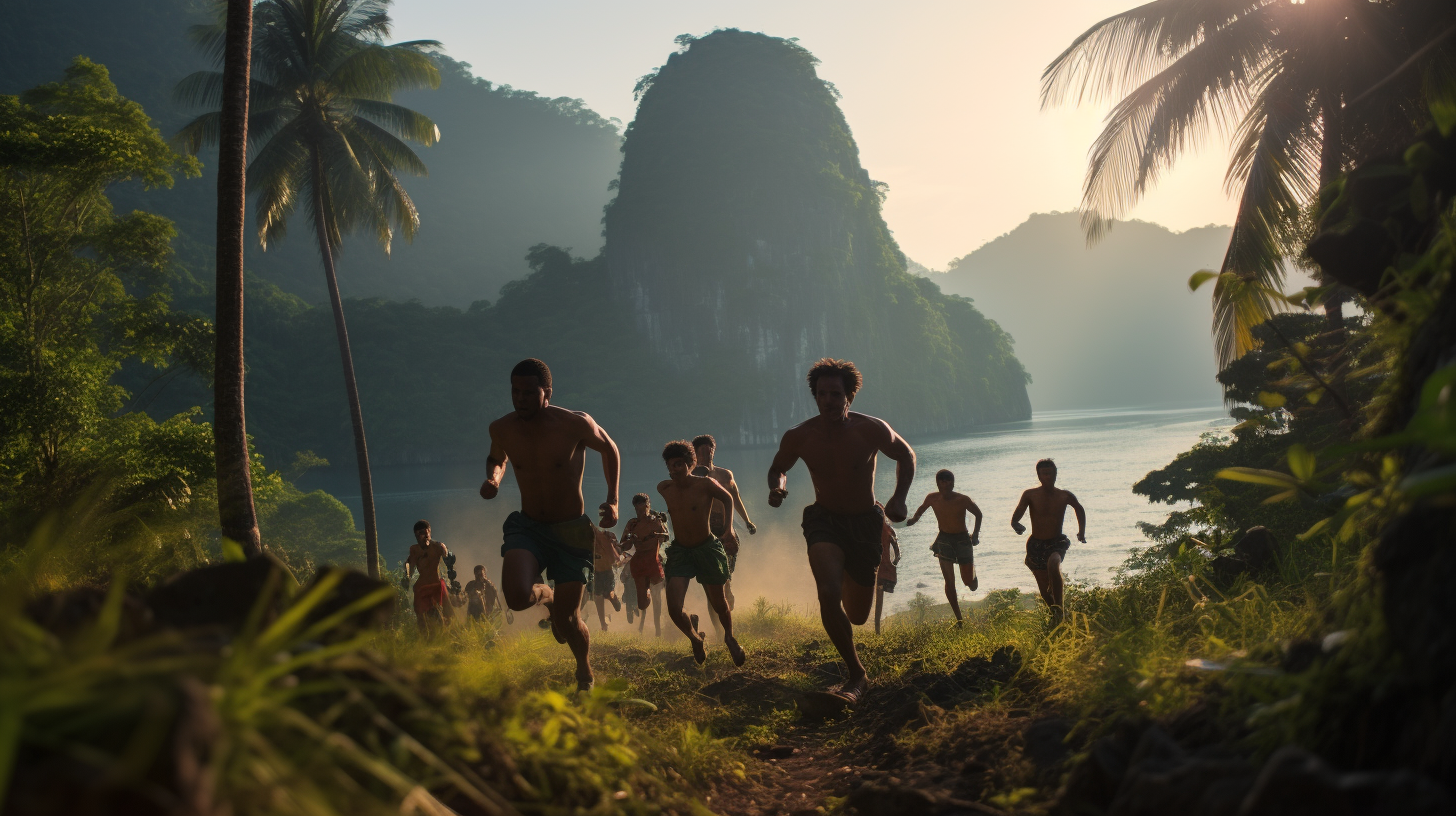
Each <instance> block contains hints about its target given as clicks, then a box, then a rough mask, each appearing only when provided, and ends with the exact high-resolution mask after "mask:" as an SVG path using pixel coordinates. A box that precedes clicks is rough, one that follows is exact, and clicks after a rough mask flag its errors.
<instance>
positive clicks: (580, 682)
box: [576, 668, 596, 691]
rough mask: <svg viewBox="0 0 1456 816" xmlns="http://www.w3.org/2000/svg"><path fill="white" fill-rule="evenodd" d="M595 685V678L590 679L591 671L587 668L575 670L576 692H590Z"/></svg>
mask: <svg viewBox="0 0 1456 816" xmlns="http://www.w3.org/2000/svg"><path fill="white" fill-rule="evenodd" d="M595 683H596V678H594V677H592V671H591V669H589V668H588V669H577V670H576V690H577V691H591V690H592V686H593V685H594V684H595Z"/></svg>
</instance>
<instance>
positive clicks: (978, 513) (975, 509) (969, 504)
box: [966, 498, 981, 538]
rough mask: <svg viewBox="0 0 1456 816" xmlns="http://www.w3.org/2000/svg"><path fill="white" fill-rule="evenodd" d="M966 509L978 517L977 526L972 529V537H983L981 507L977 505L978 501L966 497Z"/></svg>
mask: <svg viewBox="0 0 1456 816" xmlns="http://www.w3.org/2000/svg"><path fill="white" fill-rule="evenodd" d="M966 511H967V512H969V513H970V514H971V515H973V516H975V517H976V527H975V529H973V530H971V538H980V537H981V508H979V507H977V506H976V503H975V502H973V501H971V500H970V498H967V499H966Z"/></svg>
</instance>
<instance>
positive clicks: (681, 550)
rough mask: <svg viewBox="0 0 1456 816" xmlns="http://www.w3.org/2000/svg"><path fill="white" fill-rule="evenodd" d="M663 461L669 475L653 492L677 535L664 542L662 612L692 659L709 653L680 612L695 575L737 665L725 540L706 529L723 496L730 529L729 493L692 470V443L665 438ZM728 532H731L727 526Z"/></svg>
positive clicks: (742, 657) (740, 650)
mask: <svg viewBox="0 0 1456 816" xmlns="http://www.w3.org/2000/svg"><path fill="white" fill-rule="evenodd" d="M662 461H663V462H665V463H666V464H667V473H668V475H669V476H671V477H672V478H670V479H667V480H665V481H663V482H662V483H660V484H658V485H657V492H658V494H660V495H661V496H662V498H663V500H664V501H666V502H667V515H668V517H669V518H670V519H672V532H673V534H674V535H675V536H676V538H674V539H673V542H672V544H671V545H669V546H668V548H667V565H666V566H665V567H664V571H665V572H666V573H667V615H668V617H669V618H671V619H672V622H673V623H675V624H677V628H679V629H681V630H682V632H683V634H685V635H687V636H688V640H689V641H690V642H691V643H692V646H693V659H694V660H696V661H697V662H698V663H700V664H701V663H702V662H703V661H705V660H707V659H708V654H707V651H706V650H705V649H704V648H703V636H702V634H701V633H699V632H698V631H697V625H696V623H695V622H694V621H692V620H690V619H689V618H688V616H687V615H685V614H683V599H684V598H686V597H687V594H688V583H689V582H690V581H692V579H694V578H696V579H698V583H699V584H702V585H703V591H704V592H705V593H707V595H708V603H709V605H711V606H712V607H713V610H714V611H716V612H717V613H718V620H720V621H722V623H723V645H724V646H727V647H728V654H729V655H731V656H732V657H733V663H734V665H737V666H742V665H743V662H744V660H745V659H746V656H745V655H744V653H743V647H742V646H739V645H738V639H737V638H735V637H734V636H733V613H732V612H731V611H729V609H728V600H727V599H726V598H724V597H723V585H724V584H725V583H727V582H728V552H727V550H726V549H725V548H724V544H723V542H722V541H721V540H719V539H718V537H717V536H715V535H713V532H712V530H711V529H709V522H708V515H709V511H710V510H711V508H712V504H713V502H714V501H720V502H723V504H724V507H726V508H727V513H728V523H727V528H728V530H730V531H731V530H732V529H733V497H732V496H730V495H728V491H727V490H724V489H723V486H722V485H720V484H718V483H717V482H716V481H714V480H713V479H710V478H708V477H706V476H694V475H693V474H692V469H693V461H694V456H693V449H692V446H690V445H689V444H688V443H686V442H669V443H667V445H666V446H665V447H663V449H662ZM729 535H732V533H731V532H730V533H729Z"/></svg>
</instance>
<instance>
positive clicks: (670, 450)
mask: <svg viewBox="0 0 1456 816" xmlns="http://www.w3.org/2000/svg"><path fill="white" fill-rule="evenodd" d="M674 459H686V460H688V464H689V465H691V464H692V463H694V462H696V461H698V455H697V454H695V453H693V446H692V445H690V444H688V442H687V440H685V439H674V440H673V441H671V442H669V443H667V444H666V445H663V446H662V461H664V462H671V461H672V460H674Z"/></svg>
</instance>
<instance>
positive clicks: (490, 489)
mask: <svg viewBox="0 0 1456 816" xmlns="http://www.w3.org/2000/svg"><path fill="white" fill-rule="evenodd" d="M499 492H500V483H499V482H492V481H491V480H489V479H486V480H485V482H483V483H482V484H481V485H480V497H481V498H482V499H485V500H486V501H489V500H491V499H493V498H495V496H496V494H497V493H499Z"/></svg>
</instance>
